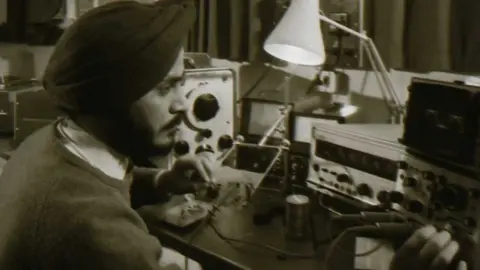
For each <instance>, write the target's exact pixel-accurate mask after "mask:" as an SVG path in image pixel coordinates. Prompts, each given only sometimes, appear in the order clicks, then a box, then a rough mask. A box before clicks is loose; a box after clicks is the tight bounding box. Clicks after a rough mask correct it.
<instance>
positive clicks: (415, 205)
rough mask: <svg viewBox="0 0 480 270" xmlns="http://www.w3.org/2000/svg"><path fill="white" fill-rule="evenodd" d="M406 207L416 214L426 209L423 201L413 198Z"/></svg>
mask: <svg viewBox="0 0 480 270" xmlns="http://www.w3.org/2000/svg"><path fill="white" fill-rule="evenodd" d="M406 208H407V210H408V211H410V212H412V213H414V214H420V213H422V212H423V210H424V205H423V203H421V202H419V201H417V200H413V201H410V202H408V204H407V205H406Z"/></svg>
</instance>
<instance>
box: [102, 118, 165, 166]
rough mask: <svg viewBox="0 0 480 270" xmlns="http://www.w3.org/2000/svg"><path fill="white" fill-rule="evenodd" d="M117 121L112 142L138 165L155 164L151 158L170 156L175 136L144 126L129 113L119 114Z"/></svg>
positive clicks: (115, 147)
mask: <svg viewBox="0 0 480 270" xmlns="http://www.w3.org/2000/svg"><path fill="white" fill-rule="evenodd" d="M115 122H116V125H115V126H116V128H115V130H116V132H114V133H115V134H114V135H113V136H110V137H111V140H110V142H111V144H112V146H113V147H114V149H116V150H117V151H118V152H120V153H122V154H123V155H125V156H128V157H129V158H130V159H131V160H132V162H133V163H134V164H135V165H137V166H145V167H152V166H154V165H153V164H152V163H151V162H150V159H151V158H152V157H166V156H168V155H169V154H170V153H171V151H172V149H173V147H174V145H175V140H174V137H172V136H168V135H167V134H164V133H162V132H159V131H157V130H155V129H153V128H149V127H145V126H142V125H140V124H139V123H138V122H137V121H135V120H134V119H132V118H131V117H130V116H128V115H125V114H122V115H121V116H118V115H117V116H116V121H115Z"/></svg>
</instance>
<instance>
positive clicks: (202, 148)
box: [195, 144, 215, 155]
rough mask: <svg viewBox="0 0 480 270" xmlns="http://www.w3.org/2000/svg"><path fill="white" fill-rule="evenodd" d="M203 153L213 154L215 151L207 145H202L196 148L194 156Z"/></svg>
mask: <svg viewBox="0 0 480 270" xmlns="http://www.w3.org/2000/svg"><path fill="white" fill-rule="evenodd" d="M204 152H207V153H215V151H214V150H213V147H211V146H210V145H208V144H202V145H200V146H199V147H197V149H196V150H195V154H197V155H198V154H200V153H204Z"/></svg>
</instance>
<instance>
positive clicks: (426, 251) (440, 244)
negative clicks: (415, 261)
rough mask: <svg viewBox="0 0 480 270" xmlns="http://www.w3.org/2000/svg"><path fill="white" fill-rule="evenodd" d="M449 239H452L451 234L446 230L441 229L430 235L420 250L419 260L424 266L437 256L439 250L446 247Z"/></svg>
mask: <svg viewBox="0 0 480 270" xmlns="http://www.w3.org/2000/svg"><path fill="white" fill-rule="evenodd" d="M450 240H452V235H451V234H450V233H449V232H447V231H441V232H439V233H437V234H435V235H433V236H431V237H430V239H428V241H427V243H426V244H425V245H424V246H423V248H422V249H421V250H420V253H419V258H420V262H421V263H422V264H424V266H425V267H426V266H428V265H429V264H431V263H432V261H433V260H434V259H435V256H437V254H439V252H441V251H442V250H444V249H445V248H446V247H447V245H448V243H450ZM452 247H453V246H452ZM455 253H456V252H455ZM444 255H445V254H444ZM441 259H442V258H441V257H440V258H439V260H441Z"/></svg>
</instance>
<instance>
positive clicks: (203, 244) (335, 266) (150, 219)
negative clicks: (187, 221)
mask: <svg viewBox="0 0 480 270" xmlns="http://www.w3.org/2000/svg"><path fill="white" fill-rule="evenodd" d="M162 207H165V206H148V207H144V208H142V209H140V210H139V213H140V214H141V215H142V217H143V218H144V219H145V221H146V222H147V224H148V227H149V229H150V232H151V234H152V235H155V236H156V237H158V239H159V240H160V241H161V242H162V244H163V245H165V246H168V247H170V248H172V249H175V250H177V251H179V252H180V253H182V254H184V255H185V256H187V257H190V258H192V259H193V260H195V261H198V262H199V263H200V264H202V265H203V267H204V269H205V270H207V269H208V270H209V269H222V270H227V269H234V270H235V269H253V270H257V269H258V270H268V269H275V270H287V269H302V270H310V269H311V270H322V269H324V268H323V256H324V253H325V252H324V251H325V248H326V246H321V247H320V249H319V250H318V253H317V254H318V256H317V257H315V258H312V259H293V258H287V259H285V260H282V259H279V258H277V255H278V254H276V253H274V252H272V251H269V250H265V249H262V248H258V247H254V246H251V245H245V244H230V243H227V242H226V241H224V240H222V239H221V238H220V237H218V236H217V235H216V234H215V232H214V231H213V229H212V228H211V227H206V228H205V229H204V230H203V231H202V232H200V233H199V234H198V235H197V236H196V237H195V238H194V240H193V241H192V243H191V245H190V244H189V243H188V240H189V237H190V236H191V233H180V232H175V231H173V230H171V229H168V228H167V227H166V226H164V225H163V224H162V223H161V222H160V221H159V220H158V218H157V217H156V216H158V213H160V211H162ZM252 214H253V209H252V207H246V208H242V209H240V208H237V207H223V208H222V209H221V211H219V212H218V214H217V215H216V218H215V221H214V222H215V224H216V226H217V227H218V229H219V230H220V231H221V232H222V234H223V235H225V236H227V237H230V238H235V239H242V240H246V241H249V242H255V243H260V244H268V245H271V246H275V247H277V248H279V249H282V250H286V251H289V252H294V253H301V254H311V253H312V252H313V248H312V242H311V241H303V242H292V241H287V240H285V238H284V227H283V224H282V220H281V218H278V219H276V220H274V221H273V222H272V223H271V224H270V225H267V226H255V225H254V224H253V222H252ZM325 225H326V222H322V223H319V224H318V228H317V231H318V232H319V235H318V238H319V239H322V238H326V237H327V235H326V230H325ZM341 247H342V250H347V251H350V252H349V254H346V253H342V252H335V254H334V255H333V256H332V257H331V258H330V259H329V262H330V263H329V265H330V269H331V270H340V269H341V270H353V268H354V267H353V256H352V255H351V252H352V250H353V247H354V238H353V237H351V238H346V239H345V241H342V243H341Z"/></svg>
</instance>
